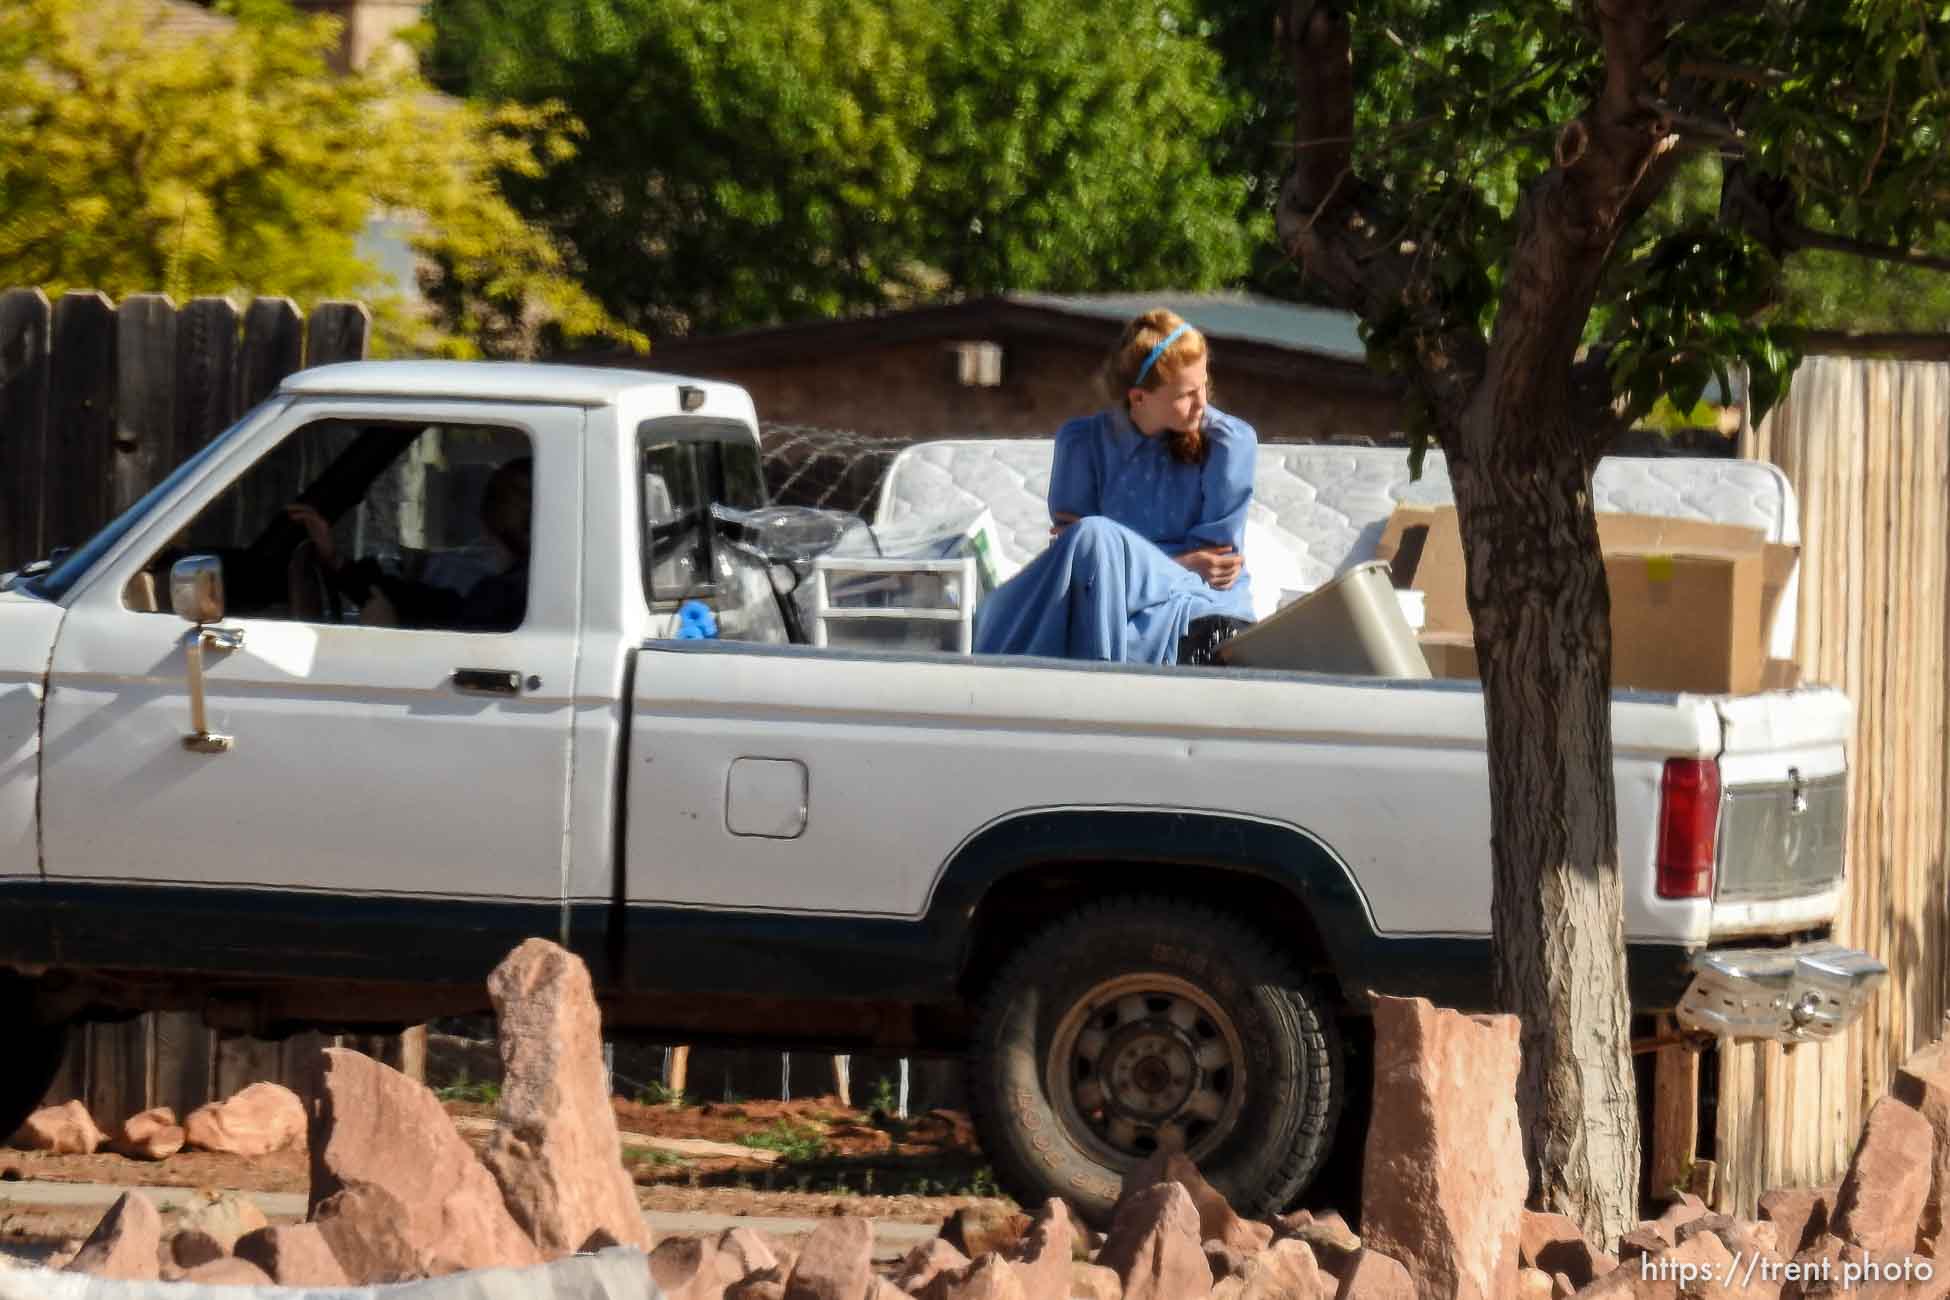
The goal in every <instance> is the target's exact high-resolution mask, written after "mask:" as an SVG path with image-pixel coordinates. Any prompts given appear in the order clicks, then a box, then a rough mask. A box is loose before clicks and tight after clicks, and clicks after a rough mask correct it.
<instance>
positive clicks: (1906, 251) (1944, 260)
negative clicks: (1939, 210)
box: [1786, 225, 1950, 271]
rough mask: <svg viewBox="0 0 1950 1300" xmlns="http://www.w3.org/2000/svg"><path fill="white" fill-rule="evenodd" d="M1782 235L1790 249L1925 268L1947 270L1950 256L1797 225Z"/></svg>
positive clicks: (1949, 264) (1949, 267)
mask: <svg viewBox="0 0 1950 1300" xmlns="http://www.w3.org/2000/svg"><path fill="white" fill-rule="evenodd" d="M1786 234H1787V238H1788V244H1789V247H1790V248H1815V249H1820V250H1821V251H1823V252H1826V253H1846V254H1848V255H1849V256H1850V257H1867V258H1871V259H1873V260H1875V261H1878V262H1895V263H1897V264H1898V265H1901V266H1920V267H1922V268H1923V269H1925V270H1928V271H1950V257H1943V256H1940V255H1938V254H1935V253H1925V252H1922V251H1920V250H1918V249H1914V248H1897V247H1895V246H1894V245H1892V244H1871V243H1869V242H1867V241H1866V240H1861V239H1849V238H1847V237H1846V236H1843V235H1831V234H1828V233H1827V232H1825V231H1821V230H1810V229H1809V228H1808V227H1807V226H1801V225H1796V226H1790V227H1789V228H1788V229H1787V232H1786Z"/></svg>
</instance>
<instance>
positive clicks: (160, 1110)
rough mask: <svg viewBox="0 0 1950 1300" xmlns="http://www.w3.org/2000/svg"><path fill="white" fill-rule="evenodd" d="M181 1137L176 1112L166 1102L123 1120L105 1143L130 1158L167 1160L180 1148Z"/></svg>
mask: <svg viewBox="0 0 1950 1300" xmlns="http://www.w3.org/2000/svg"><path fill="white" fill-rule="evenodd" d="M185 1137H186V1134H185V1133H184V1132H183V1128H182V1126H181V1125H179V1124H178V1123H177V1122H176V1112H175V1111H173V1110H171V1109H170V1108H169V1107H167V1106H154V1107H151V1108H150V1109H148V1110H145V1111H142V1112H140V1113H138V1114H135V1115H131V1116H129V1117H128V1118H127V1119H125V1120H123V1121H122V1124H121V1127H120V1128H118V1129H116V1130H115V1133H114V1136H113V1137H111V1138H110V1140H109V1143H108V1146H109V1149H110V1150H111V1151H113V1152H115V1153H116V1154H117V1155H123V1156H127V1157H128V1158H129V1159H131V1160H167V1159H168V1158H169V1157H171V1156H173V1155H175V1154H176V1153H177V1152H178V1151H181V1150H182V1149H183V1142H184V1140H185Z"/></svg>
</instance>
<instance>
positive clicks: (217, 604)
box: [169, 555, 244, 754]
mask: <svg viewBox="0 0 1950 1300" xmlns="http://www.w3.org/2000/svg"><path fill="white" fill-rule="evenodd" d="M169 604H170V607H171V608H173V609H174V610H175V611H176V617H178V618H180V619H183V620H184V621H185V622H189V623H194V624H195V625H196V626H195V628H194V629H193V630H192V631H191V632H190V634H189V640H188V644H187V645H185V646H184V652H185V653H184V657H185V659H186V660H187V661H188V668H189V679H190V733H189V734H188V735H187V736H184V737H183V748H184V749H187V750H189V751H190V752H191V753H195V754H227V753H229V752H230V747H231V746H232V745H233V744H235V743H236V742H235V740H234V739H233V738H232V737H230V736H222V735H218V734H217V733H215V732H213V731H211V730H210V727H209V724H208V722H206V721H205V714H204V708H203V655H204V652H205V651H209V650H235V649H237V648H238V647H239V646H241V645H243V644H244V633H243V629H241V628H228V627H212V626H211V624H213V623H220V622H222V621H223V561H222V560H219V559H218V558H217V557H216V556H214V555H187V556H184V557H183V558H182V559H180V560H178V561H176V563H174V564H172V565H170V566H169Z"/></svg>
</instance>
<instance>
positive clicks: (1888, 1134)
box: [1830, 1097, 1936, 1258]
mask: <svg viewBox="0 0 1950 1300" xmlns="http://www.w3.org/2000/svg"><path fill="white" fill-rule="evenodd" d="M1935 1143H1936V1133H1935V1130H1934V1129H1932V1128H1931V1127H1930V1121H1928V1120H1927V1119H1924V1118H1923V1116H1922V1115H1920V1114H1918V1113H1917V1112H1916V1111H1914V1110H1912V1109H1910V1108H1909V1107H1908V1106H1906V1105H1904V1104H1903V1103H1902V1102H1900V1101H1898V1100H1896V1099H1895V1098H1894V1097H1884V1098H1882V1099H1881V1100H1880V1101H1878V1102H1876V1104H1875V1105H1874V1106H1873V1107H1872V1108H1871V1109H1870V1111H1869V1120H1868V1123H1867V1124H1865V1125H1864V1126H1863V1129H1862V1140H1861V1142H1859V1143H1858V1144H1857V1145H1856V1148H1855V1155H1854V1157H1853V1158H1852V1159H1851V1160H1850V1161H1849V1164H1848V1173H1847V1174H1846V1175H1845V1176H1844V1177H1843V1178H1842V1187H1841V1191H1840V1192H1838V1193H1837V1194H1836V1196H1835V1210H1834V1214H1833V1215H1832V1216H1831V1224H1832V1226H1831V1227H1830V1231H1832V1232H1833V1233H1834V1234H1835V1235H1836V1236H1838V1237H1840V1238H1841V1239H1842V1240H1843V1241H1848V1242H1853V1243H1854V1244H1855V1245H1858V1246H1860V1247H1862V1249H1864V1250H1866V1251H1868V1252H1869V1254H1870V1255H1871V1256H1872V1257H1876V1258H1881V1257H1884V1256H1890V1255H1902V1254H1906V1253H1908V1252H1909V1251H1911V1250H1913V1249H1915V1247H1916V1237H1917V1229H1918V1227H1919V1226H1920V1225H1921V1223H1922V1219H1923V1207H1924V1204H1925V1203H1926V1202H1927V1201H1928V1200H1929V1195H1930V1175H1931V1172H1932V1170H1933V1167H1934V1165H1935V1159H1934V1149H1935Z"/></svg>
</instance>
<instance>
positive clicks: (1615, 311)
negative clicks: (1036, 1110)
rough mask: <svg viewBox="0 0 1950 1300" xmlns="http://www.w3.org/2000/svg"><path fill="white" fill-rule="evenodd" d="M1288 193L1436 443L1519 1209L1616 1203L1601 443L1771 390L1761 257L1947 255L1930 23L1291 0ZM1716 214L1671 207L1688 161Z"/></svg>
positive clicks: (1625, 1098)
mask: <svg viewBox="0 0 1950 1300" xmlns="http://www.w3.org/2000/svg"><path fill="white" fill-rule="evenodd" d="M1283 31H1284V48H1285V49H1286V51H1287V54H1288V56H1289V58H1290V59H1291V63H1292V68H1293V71H1294V73H1295V79H1296V86H1297V92H1298V93H1297V98H1296V100H1295V101H1294V102H1295V105H1296V107H1295V119H1294V120H1295V139H1294V145H1295V153H1294V163H1293V166H1292V167H1291V169H1290V170H1289V172H1288V174H1287V179H1286V182H1285V186H1284V189H1283V191H1282V194H1281V201H1280V206H1279V210H1278V227H1279V233H1280V238H1281V241H1282V245H1283V247H1284V248H1285V249H1286V250H1287V251H1288V252H1289V253H1291V254H1292V255H1293V256H1294V257H1295V258H1296V259H1297V261H1298V262H1299V263H1300V265H1301V266H1302V267H1303V268H1304V270H1305V272H1306V275H1307V277H1308V280H1309V285H1310V288H1311V289H1312V290H1313V291H1314V292H1317V293H1319V294H1321V295H1322V296H1324V297H1325V298H1326V299H1327V300H1329V301H1332V302H1334V303H1337V304H1339V305H1341V306H1343V307H1345V308H1347V309H1348V310H1351V311H1354V312H1357V313H1358V314H1359V315H1360V316H1361V318H1362V321H1363V324H1364V327H1365V329H1366V331H1367V335H1368V339H1369V347H1370V350H1371V352H1372V353H1373V354H1374V355H1375V356H1377V357H1378V358H1380V359H1381V360H1382V361H1383V362H1384V364H1387V365H1390V366H1392V367H1393V368H1394V369H1395V370H1397V371H1398V372H1399V373H1400V374H1401V375H1402V377H1403V379H1404V381H1405V386H1406V389H1407V391H1408V393H1409V394H1410V400H1411V404H1412V406H1413V408H1414V415H1415V420H1416V424H1415V428H1416V431H1417V438H1418V450H1419V448H1420V447H1422V446H1427V445H1429V444H1430V443H1433V444H1435V445H1439V446H1440V447H1441V448H1442V449H1443V450H1444V451H1445V452H1446V454H1447V458H1448V466H1449V474H1450V478H1451V480H1452V482H1453V484H1454V489H1455V495H1456V502H1457V506H1458V508H1459V511H1460V515H1461V523H1462V531H1463V543H1464V549H1465V552H1466V561H1467V566H1466V567H1467V596H1468V603H1469V610H1470V615H1471V617H1472V619H1473V620H1474V623H1475V632H1476V641H1477V647H1478V657H1479V660H1480V663H1481V667H1482V678H1483V693H1484V703H1485V709H1486V712H1487V716H1488V742H1489V762H1490V808H1491V828H1492V830H1491V836H1492V838H1491V857H1492V861H1493V878H1494V892H1493V899H1492V907H1491V916H1492V926H1493V930H1494V947H1495V954H1496V955H1495V981H1496V988H1497V993H1498V997H1499V999H1500V1000H1501V1002H1502V1004H1503V1006H1504V1007H1505V1008H1506V1009H1508V1010H1511V1011H1514V1012H1516V1013H1518V1014H1519V1015H1520V1016H1521V1017H1522V1018H1523V1088H1522V1092H1521V1097H1520V1102H1521V1105H1522V1106H1523V1108H1524V1111H1525V1120H1526V1123H1525V1125H1524V1128H1525V1133H1526V1140H1527V1143H1528V1145H1529V1150H1528V1153H1527V1154H1528V1156H1529V1159H1530V1161H1531V1168H1532V1173H1533V1178H1534V1186H1535V1188H1536V1193H1537V1196H1538V1198H1539V1200H1540V1202H1541V1203H1542V1204H1543V1206H1544V1207H1546V1208H1548V1209H1552V1210H1557V1211H1561V1212H1563V1213H1566V1214H1569V1215H1571V1216H1573V1217H1574V1218H1576V1219H1577V1220H1578V1221H1579V1222H1580V1223H1581V1224H1582V1225H1583V1226H1584V1227H1585V1228H1586V1229H1587V1231H1589V1232H1591V1233H1592V1235H1593V1236H1594V1237H1597V1238H1599V1239H1609V1238H1611V1237H1614V1236H1616V1235H1617V1234H1618V1233H1619V1232H1620V1231H1622V1230H1623V1229H1625V1228H1628V1227H1629V1226H1630V1225H1631V1223H1632V1221H1633V1219H1634V1217H1635V1215H1636V1210H1637V1183H1638V1168H1639V1135H1638V1124H1637V1118H1636V1112H1635V1109H1634V1096H1635V1092H1634V1088H1633V1083H1632V1072H1631V1063H1630V1058H1629V1055H1628V1053H1629V1040H1628V1024H1629V1020H1628V1011H1629V1007H1628V1002H1627V998H1626V991H1625V969H1624V930H1623V923H1622V918H1621V898H1620V889H1619V878H1618V850H1617V816H1616V808H1615V805H1614V792H1613V788H1612V773H1611V762H1612V743H1611V742H1612V737H1611V709H1610V690H1609V687H1610V678H1611V643H1610V635H1611V634H1610V627H1609V621H1608V601H1609V598H1608V595H1607V592H1606V587H1605V574H1604V568H1603V565H1602V563H1601V556H1600V551H1599V546H1598V537H1597V525H1596V518H1595V516H1594V514H1593V511H1592V504H1591V500H1592V498H1591V480H1592V471H1593V469H1594V467H1595V465H1596V462H1597V460H1598V457H1599V456H1600V455H1601V454H1602V453H1603V452H1604V450H1605V448H1606V446H1607V444H1608V443H1609V442H1610V441H1611V440H1612V439H1613V437H1615V436H1616V435H1617V434H1618V433H1619V431H1620V430H1622V429H1623V428H1625V427H1626V426H1627V425H1628V424H1630V422H1631V421H1633V420H1635V419H1637V418H1638V417H1639V416H1640V415H1642V414H1643V413H1645V412H1646V411H1648V410H1650V409H1651V408H1652V406H1653V405H1654V404H1655V402H1656V401H1658V400H1659V399H1660V398H1661V397H1662V396H1664V397H1666V398H1667V399H1668V400H1670V401H1671V403H1672V404H1673V405H1674V406H1675V407H1676V408H1678V409H1679V410H1682V411H1683V410H1689V409H1691V408H1692V407H1693V406H1694V404H1695V402H1696V401H1697V399H1698V397H1699V394H1700V393H1701V391H1702V390H1703V389H1704V387H1705V386H1706V384H1707V383H1708V381H1709V380H1711V379H1714V378H1715V377H1720V376H1724V375H1725V374H1726V373H1727V372H1729V371H1731V370H1732V369H1734V368H1735V367H1742V368H1744V369H1745V370H1746V372H1747V374H1748V379H1749V391H1750V393H1751V395H1752V406H1753V414H1754V415H1755V416H1756V417H1758V416H1759V415H1761V414H1763V413H1765V411H1766V410H1767V409H1768V407H1769V406H1771V405H1772V404H1773V403H1774V402H1775V401H1776V400H1777V399H1778V397H1779V395H1780V393H1781V392H1782V390H1783V389H1784V387H1785V386H1786V384H1787V382H1788V377H1789V375H1790V373H1791V370H1792V367H1793V365H1794V363H1795V359H1796V357H1795V336H1794V333H1793V330H1792V328H1791V323H1790V322H1784V321H1782V320H1781V318H1780V309H1779V303H1780V301H1781V298H1782V293H1783V274H1784V271H1783V268H1784V266H1785V265H1787V264H1790V263H1791V262H1792V260H1793V259H1795V258H1797V257H1800V256H1805V255H1806V254H1808V253H1810V252H1813V251H1823V252H1830V253H1833V254H1835V255H1838V256H1852V257H1855V258H1857V259H1861V258H1868V259H1870V260H1872V261H1874V262H1877V263H1881V264H1887V265H1892V266H1918V267H1924V266H1935V267H1940V266H1943V265H1945V264H1946V263H1945V259H1943V258H1942V257H1940V256H1933V255H1931V254H1929V253H1927V252H1922V251H1918V250H1919V246H1922V245H1927V244H1931V243H1935V244H1936V245H1937V246H1938V247H1941V245H1942V242H1943V236H1944V230H1945V227H1944V216H1945V212H1946V206H1947V205H1950V150H1946V149H1945V147H1944V143H1945V142H1944V133H1945V128H1946V126H1947V125H1950V99H1947V98H1946V95H1945V90H1944V84H1943V80H1942V74H1941V69H1940V68H1939V55H1938V54H1937V51H1940V50H1944V49H1950V10H1946V9H1945V7H1944V6H1943V5H1941V4H1939V3H1928V4H1924V3H1917V2H1916V0H1828V2H1826V3H1801V2H1799V0H1715V2H1714V3H1710V4H1709V3H1705V2H1704V0H1578V2H1577V3H1562V2H1561V0H1500V3H1497V4H1495V5H1488V4H1456V3H1451V2H1450V0H1375V2H1374V3H1370V4H1364V5H1362V6H1361V7H1360V8H1359V10H1358V11H1357V10H1355V9H1354V8H1352V7H1351V6H1343V5H1341V4H1337V3H1334V2H1333V0H1291V3H1290V5H1289V6H1288V9H1287V13H1286V17H1285V21H1284V24H1283ZM1689 164H1692V165H1698V166H1704V167H1706V168H1707V169H1709V171H1710V173H1711V174H1712V176H1713V178H1714V180H1715V181H1716V182H1717V184H1716V186H1715V188H1716V189H1717V203H1716V204H1715V205H1714V206H1715V209H1716V210H1715V211H1713V212H1712V213H1710V214H1701V213H1699V212H1698V211H1697V210H1696V209H1695V208H1691V207H1688V206H1686V205H1673V206H1670V207H1661V203H1660V201H1661V199H1662V198H1665V197H1667V195H1668V191H1669V190H1670V189H1671V187H1672V186H1673V184H1674V182H1675V180H1676V179H1677V178H1678V177H1679V176H1680V175H1681V174H1682V172H1683V170H1684V169H1685V168H1686V167H1687V166H1688V165H1689Z"/></svg>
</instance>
